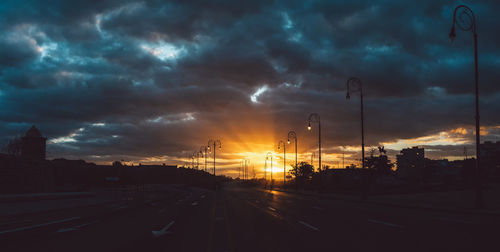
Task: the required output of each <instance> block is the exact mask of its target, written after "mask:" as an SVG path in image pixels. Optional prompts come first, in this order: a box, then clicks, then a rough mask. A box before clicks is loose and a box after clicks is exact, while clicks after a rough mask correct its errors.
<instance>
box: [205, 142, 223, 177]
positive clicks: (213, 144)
mask: <svg viewBox="0 0 500 252" xmlns="http://www.w3.org/2000/svg"><path fill="white" fill-rule="evenodd" d="M217 147H218V148H219V150H220V149H222V144H221V142H220V140H212V139H210V140H208V146H207V148H208V150H209V151H213V152H214V171H213V173H214V177H215V150H216V149H217Z"/></svg>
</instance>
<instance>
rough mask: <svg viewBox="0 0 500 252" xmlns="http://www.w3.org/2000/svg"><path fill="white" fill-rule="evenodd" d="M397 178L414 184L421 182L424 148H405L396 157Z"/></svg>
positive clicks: (423, 166) (423, 167)
mask: <svg viewBox="0 0 500 252" xmlns="http://www.w3.org/2000/svg"><path fill="white" fill-rule="evenodd" d="M396 158H397V161H396V164H397V175H398V177H400V178H402V179H406V180H411V181H414V182H422V180H423V177H424V169H425V152H424V148H418V147H413V148H406V149H403V150H401V154H399V155H397V156H396Z"/></svg>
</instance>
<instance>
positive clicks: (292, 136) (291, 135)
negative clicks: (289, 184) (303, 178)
mask: <svg viewBox="0 0 500 252" xmlns="http://www.w3.org/2000/svg"><path fill="white" fill-rule="evenodd" d="M290 138H293V139H294V141H295V169H297V172H298V170H299V167H298V163H297V134H296V133H295V131H293V130H291V131H288V138H287V143H288V144H290ZM298 183H299V182H298V181H297V176H295V189H296V190H297V189H298V186H299V184H298Z"/></svg>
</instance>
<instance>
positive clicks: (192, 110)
mask: <svg viewBox="0 0 500 252" xmlns="http://www.w3.org/2000/svg"><path fill="white" fill-rule="evenodd" d="M460 3H462V2H459V1H439V2H437V1H419V2H418V3H416V2H414V1H379V2H377V3H373V2H372V1H216V2H212V1H208V2H207V1H50V2H44V1H3V2H2V3H0V20H1V22H0V28H1V29H2V31H3V32H2V35H0V106H1V107H2V109H1V110H0V121H2V123H1V126H0V130H1V132H2V135H1V139H2V141H3V142H5V141H6V139H8V138H9V137H11V136H13V135H16V134H19V133H20V132H22V131H24V130H26V129H28V128H29V126H30V124H37V125H38V126H39V128H41V130H42V132H43V133H44V134H46V135H47V136H48V137H49V139H51V141H52V142H51V144H50V145H49V150H50V153H49V154H50V156H51V157H57V156H66V157H73V158H76V157H82V158H86V159H91V160H97V161H99V160H106V161H108V160H113V159H118V158H121V157H127V156H128V157H133V158H141V157H149V156H165V155H166V156H170V157H173V158H175V157H185V155H186V151H188V150H191V149H193V148H196V146H199V145H200V144H202V143H204V142H205V141H206V139H207V138H209V137H212V136H219V137H223V138H226V139H231V138H232V136H231V133H228V132H227V130H228V128H229V127H230V125H232V124H236V125H239V126H241V127H246V126H248V125H251V127H250V126H248V127H250V128H258V129H264V128H265V125H268V124H272V125H273V126H272V127H271V128H273V129H274V131H275V132H273V133H274V134H275V135H276V136H278V137H280V136H284V135H285V134H286V132H287V131H288V130H289V129H295V130H297V134H298V135H300V137H301V140H300V141H301V145H302V147H300V148H301V149H302V150H303V151H306V150H310V149H311V148H314V146H315V145H314V140H313V137H311V135H310V134H308V133H306V132H305V131H304V130H303V129H304V125H305V121H306V120H307V116H308V114H309V113H310V112H317V113H319V114H320V115H321V116H322V118H321V119H322V124H323V125H324V126H323V130H324V133H323V135H324V138H325V140H324V142H325V143H326V146H328V145H330V146H345V145H357V144H358V142H359V98H358V96H357V95H353V96H352V99H351V100H350V101H345V81H346V79H347V78H348V77H350V76H352V75H354V76H358V77H359V78H361V79H362V80H363V83H364V94H365V99H366V100H365V106H366V108H365V112H366V126H367V129H366V135H367V142H368V143H369V144H370V145H377V144H378V143H380V142H390V141H395V140H396V139H400V138H414V137H419V136H424V135H429V134H435V133H437V132H440V131H445V130H450V129H454V128H457V127H471V126H472V123H473V116H472V115H473V110H472V108H473V68H472V66H473V65H472V64H473V61H472V55H473V54H472V53H473V51H472V43H473V41H472V35H471V34H470V33H468V32H463V31H457V39H456V42H455V43H454V44H453V45H450V43H449V41H448V38H447V34H448V32H449V28H450V25H451V16H452V10H453V7H454V6H456V5H457V4H460ZM471 7H472V9H473V10H474V11H475V13H476V15H477V19H478V24H479V28H478V31H479V45H480V73H481V77H480V81H481V83H480V85H481V92H482V93H481V95H482V97H483V101H482V104H481V105H482V114H483V116H482V122H483V123H484V125H486V126H495V125H499V124H500V121H499V119H498V117H497V116H496V113H497V108H498V107H499V105H500V104H499V99H498V97H499V96H500V94H499V91H500V88H499V85H497V84H496V81H495V80H496V79H498V74H497V69H498V68H499V67H500V53H499V51H498V47H497V45H498V44H499V43H500V37H499V36H498V35H497V32H496V30H497V27H496V26H495V24H496V20H495V17H496V13H495V10H498V8H499V7H500V4H499V3H497V2H495V1H481V2H474V3H471ZM264 86H266V87H267V90H266V91H264V92H262V93H261V94H260V95H259V96H256V97H255V98H256V101H257V103H254V102H252V101H251V99H250V96H251V95H252V94H254V93H255V92H257V90H259V88H262V87H264ZM246 114H251V115H252V116H253V117H252V118H245V115H246ZM263 118H265V119H263ZM231 127H232V126H231ZM450 148H453V146H452V147H447V148H443V149H442V151H443V152H446V151H450V150H449V149H450ZM332 150H333V149H332ZM98 156H99V157H101V158H102V159H99V157H98Z"/></svg>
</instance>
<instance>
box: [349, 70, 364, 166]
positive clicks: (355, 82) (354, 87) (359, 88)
mask: <svg viewBox="0 0 500 252" xmlns="http://www.w3.org/2000/svg"><path fill="white" fill-rule="evenodd" d="M346 86H347V94H346V99H347V100H349V99H351V96H350V92H359V96H360V98H361V168H365V125H364V115H363V84H362V83H361V80H360V79H358V78H356V77H351V78H349V79H348V80H347V84H346Z"/></svg>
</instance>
